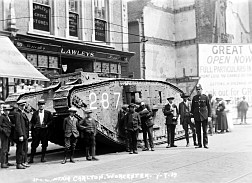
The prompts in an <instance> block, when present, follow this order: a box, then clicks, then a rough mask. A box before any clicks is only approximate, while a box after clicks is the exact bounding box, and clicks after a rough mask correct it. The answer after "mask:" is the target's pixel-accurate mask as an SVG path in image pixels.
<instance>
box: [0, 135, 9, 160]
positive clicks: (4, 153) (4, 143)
mask: <svg viewBox="0 0 252 183" xmlns="http://www.w3.org/2000/svg"><path fill="white" fill-rule="evenodd" d="M0 140H1V151H0V152H1V154H0V155H1V156H0V158H1V163H2V164H6V163H8V162H7V161H8V152H9V138H8V137H7V136H6V135H5V134H2V133H0Z"/></svg>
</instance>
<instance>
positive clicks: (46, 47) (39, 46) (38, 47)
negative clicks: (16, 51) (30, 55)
mask: <svg viewBox="0 0 252 183" xmlns="http://www.w3.org/2000/svg"><path fill="white" fill-rule="evenodd" d="M14 44H15V45H16V46H17V47H19V48H29V49H34V50H42V51H52V52H59V50H60V49H59V48H60V46H49V45H44V44H39V43H29V42H23V41H15V42H14Z"/></svg>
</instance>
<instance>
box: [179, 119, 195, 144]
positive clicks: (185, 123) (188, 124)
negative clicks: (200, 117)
mask: <svg viewBox="0 0 252 183" xmlns="http://www.w3.org/2000/svg"><path fill="white" fill-rule="evenodd" d="M182 126H183V129H184V130H185V138H186V142H187V143H189V128H188V126H189V127H190V129H191V130H192V133H193V142H194V143H196V129H195V125H194V124H193V123H192V122H191V118H190V117H185V119H184V121H183V125H182Z"/></svg>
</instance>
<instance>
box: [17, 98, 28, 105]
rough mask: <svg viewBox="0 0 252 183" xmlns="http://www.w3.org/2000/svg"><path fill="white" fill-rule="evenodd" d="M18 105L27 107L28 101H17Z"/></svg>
mask: <svg viewBox="0 0 252 183" xmlns="http://www.w3.org/2000/svg"><path fill="white" fill-rule="evenodd" d="M17 104H18V105H25V104H26V101H25V100H23V99H21V100H19V101H17Z"/></svg>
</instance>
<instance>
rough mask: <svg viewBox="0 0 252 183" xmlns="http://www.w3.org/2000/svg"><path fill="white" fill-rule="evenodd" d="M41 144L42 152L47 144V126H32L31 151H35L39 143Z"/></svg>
mask: <svg viewBox="0 0 252 183" xmlns="http://www.w3.org/2000/svg"><path fill="white" fill-rule="evenodd" d="M40 142H41V144H42V153H45V151H46V148H47V146H48V130H47V128H34V129H33V130H32V143H31V148H32V151H36V148H37V147H38V146H39V143H40Z"/></svg>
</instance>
